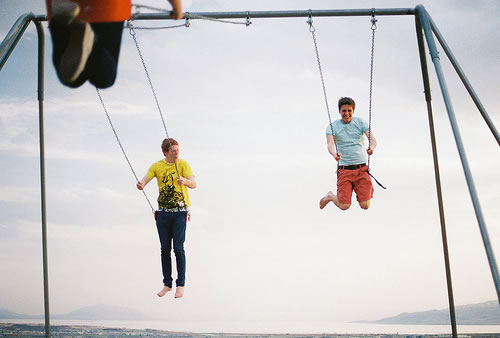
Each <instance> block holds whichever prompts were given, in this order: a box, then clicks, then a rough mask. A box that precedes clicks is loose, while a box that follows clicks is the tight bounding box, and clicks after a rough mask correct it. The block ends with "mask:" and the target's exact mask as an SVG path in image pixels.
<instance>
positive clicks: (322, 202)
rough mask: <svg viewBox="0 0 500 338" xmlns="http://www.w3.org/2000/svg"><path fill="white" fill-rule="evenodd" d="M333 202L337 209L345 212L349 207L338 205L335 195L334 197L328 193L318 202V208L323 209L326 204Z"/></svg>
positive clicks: (331, 193) (343, 204) (348, 205)
mask: <svg viewBox="0 0 500 338" xmlns="http://www.w3.org/2000/svg"><path fill="white" fill-rule="evenodd" d="M330 202H333V204H335V205H336V206H337V207H338V208H339V209H341V210H347V209H349V207H350V206H351V204H345V203H340V202H339V199H338V197H337V195H334V194H333V192H331V191H329V192H328V193H327V194H326V195H325V196H324V197H323V198H322V199H321V200H320V201H319V208H320V209H323V208H324V207H325V206H326V205H327V204H328V203H330Z"/></svg>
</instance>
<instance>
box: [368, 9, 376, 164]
mask: <svg viewBox="0 0 500 338" xmlns="http://www.w3.org/2000/svg"><path fill="white" fill-rule="evenodd" d="M371 22H372V27H371V30H372V47H371V57H370V93H369V99H368V102H369V108H368V149H370V148H371V132H372V97H373V60H374V54H375V30H376V29H377V25H376V22H377V19H376V18H375V9H372V18H371ZM370 157H371V156H370V155H368V170H370Z"/></svg>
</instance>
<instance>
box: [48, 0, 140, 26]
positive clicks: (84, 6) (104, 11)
mask: <svg viewBox="0 0 500 338" xmlns="http://www.w3.org/2000/svg"><path fill="white" fill-rule="evenodd" d="M72 1H73V2H75V3H77V4H78V5H79V6H80V14H79V15H78V17H77V20H80V21H86V22H90V23H92V22H118V21H125V20H128V19H130V16H131V15H132V1H131V0H72ZM46 3H47V15H48V18H49V21H50V20H51V18H52V0H46Z"/></svg>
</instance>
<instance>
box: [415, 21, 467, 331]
mask: <svg viewBox="0 0 500 338" xmlns="http://www.w3.org/2000/svg"><path fill="white" fill-rule="evenodd" d="M415 26H416V29H417V42H418V50H419V54H420V65H421V67H422V78H423V82H424V93H425V101H426V102H427V113H428V118H429V130H430V134H431V145H432V157H433V159H434V178H435V180H436V192H437V198H438V208H439V220H440V223H441V238H442V242H443V254H444V266H445V270H446V282H447V284H446V285H447V288H448V303H449V310H450V321H451V331H452V334H453V337H454V338H456V337H458V333H457V320H456V316H455V301H454V299H453V285H452V278H451V265H450V257H449V252H448V238H447V235H446V222H445V215H444V204H443V193H442V189H441V177H440V173H439V161H438V152H437V143H436V134H435V130H434V118H433V112H432V97H431V85H430V81H429V70H428V68H427V59H426V58H425V44H424V37H423V34H422V25H421V24H420V21H419V17H418V14H417V15H416V16H415Z"/></svg>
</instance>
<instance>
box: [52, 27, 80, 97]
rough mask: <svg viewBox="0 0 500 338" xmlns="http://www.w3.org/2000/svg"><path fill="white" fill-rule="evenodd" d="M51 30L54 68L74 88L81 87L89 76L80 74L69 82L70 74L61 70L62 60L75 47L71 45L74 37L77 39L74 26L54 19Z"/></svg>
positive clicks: (60, 77)
mask: <svg viewBox="0 0 500 338" xmlns="http://www.w3.org/2000/svg"><path fill="white" fill-rule="evenodd" d="M49 30H50V35H51V36H52V45H53V52H52V62H53V63H54V68H55V69H56V73H57V76H58V77H59V80H60V81H61V82H62V83H63V84H64V85H66V86H68V87H72V88H76V87H80V86H81V85H82V84H83V83H85V81H87V78H86V77H85V75H84V74H80V76H79V77H78V78H77V79H76V80H74V81H73V82H67V79H66V77H67V76H68V75H64V74H62V72H61V69H62V68H61V61H62V59H63V57H64V56H65V54H66V52H67V51H71V48H75V47H69V45H70V42H71V41H72V39H73V41H75V36H73V29H72V26H71V25H66V24H61V23H60V22H58V21H57V20H53V21H52V22H51V23H50V25H49ZM77 33H78V32H76V31H75V33H74V34H77ZM66 60H68V57H66ZM67 63H68V61H66V64H67ZM77 66H78V65H77ZM70 67H71V66H70ZM73 68H74V67H73ZM67 73H68V72H66V74H67Z"/></svg>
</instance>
